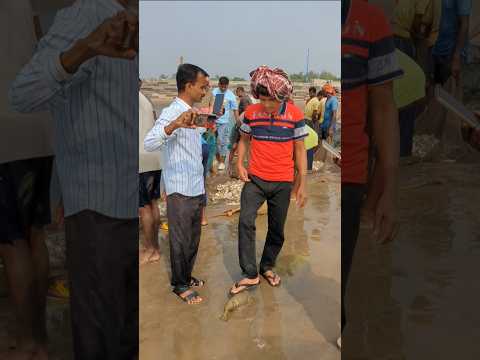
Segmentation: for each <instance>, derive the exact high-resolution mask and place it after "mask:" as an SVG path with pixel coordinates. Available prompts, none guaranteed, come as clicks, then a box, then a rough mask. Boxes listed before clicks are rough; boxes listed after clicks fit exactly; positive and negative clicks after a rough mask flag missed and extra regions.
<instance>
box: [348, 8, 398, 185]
mask: <svg viewBox="0 0 480 360" xmlns="http://www.w3.org/2000/svg"><path fill="white" fill-rule="evenodd" d="M345 4H347V5H345V6H348V8H345V9H342V13H343V14H342V97H343V99H342V104H343V107H342V183H354V184H364V183H366V182H367V175H368V174H367V172H368V153H369V152H368V150H369V137H368V134H367V116H368V90H369V87H371V86H376V85H380V84H384V83H386V82H389V81H392V80H393V79H395V78H397V77H399V76H401V75H402V74H403V72H402V70H401V69H400V68H399V66H398V62H397V58H396V55H395V44H394V40H393V35H392V31H391V29H390V25H389V23H388V21H387V19H386V17H385V15H384V13H383V11H382V10H380V9H379V8H378V7H376V6H374V5H372V4H369V3H368V2H367V1H364V0H351V1H348V0H347V1H345Z"/></svg>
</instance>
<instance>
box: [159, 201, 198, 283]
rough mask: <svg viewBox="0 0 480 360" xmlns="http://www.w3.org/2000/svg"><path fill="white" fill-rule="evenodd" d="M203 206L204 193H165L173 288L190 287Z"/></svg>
mask: <svg viewBox="0 0 480 360" xmlns="http://www.w3.org/2000/svg"><path fill="white" fill-rule="evenodd" d="M203 206H204V195H200V196H195V197H190V196H184V195H181V194H179V193H174V194H171V195H168V196H167V217H168V239H169V241H170V263H171V266H172V280H171V284H172V286H173V287H174V288H175V289H176V290H180V291H185V290H187V289H188V288H189V287H190V281H191V279H192V270H193V266H194V265H195V259H196V257H197V252H198V246H199V244H200V235H201V231H202V225H201V210H202V207H203Z"/></svg>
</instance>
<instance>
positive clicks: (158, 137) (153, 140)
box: [143, 108, 177, 152]
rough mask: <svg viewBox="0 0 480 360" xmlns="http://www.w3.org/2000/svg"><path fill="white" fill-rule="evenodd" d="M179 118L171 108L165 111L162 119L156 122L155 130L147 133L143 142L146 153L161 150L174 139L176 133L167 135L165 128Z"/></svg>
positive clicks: (161, 116) (161, 115)
mask: <svg viewBox="0 0 480 360" xmlns="http://www.w3.org/2000/svg"><path fill="white" fill-rule="evenodd" d="M176 118H177V116H176V114H175V113H174V112H173V111H172V110H171V109H169V108H167V109H164V110H163V111H162V113H161V114H160V117H159V118H158V120H157V121H155V125H154V126H153V128H152V129H151V130H150V131H149V132H148V133H147V135H146V136H145V139H144V140H143V147H144V149H145V151H148V152H153V151H159V150H161V149H162V148H163V147H164V146H165V145H166V144H167V142H168V141H170V140H172V139H174V138H175V137H176V136H175V134H176V132H175V131H174V132H173V133H172V134H171V135H167V134H166V133H165V127H166V126H168V125H169V124H170V123H171V122H172V121H174V120H175V119H176Z"/></svg>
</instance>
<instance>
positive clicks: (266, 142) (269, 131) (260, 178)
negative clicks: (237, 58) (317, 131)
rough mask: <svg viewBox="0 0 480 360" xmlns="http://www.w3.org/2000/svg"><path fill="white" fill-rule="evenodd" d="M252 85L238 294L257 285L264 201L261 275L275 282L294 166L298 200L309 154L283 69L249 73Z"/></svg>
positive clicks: (242, 172) (242, 149) (242, 146)
mask: <svg viewBox="0 0 480 360" xmlns="http://www.w3.org/2000/svg"><path fill="white" fill-rule="evenodd" d="M250 75H251V76H252V81H251V87H252V94H253V96H254V97H255V98H257V99H260V103H259V104H254V105H250V106H249V107H248V108H247V110H246V111H245V117H244V120H243V125H242V126H241V128H240V131H241V133H242V138H241V140H240V143H239V146H238V163H237V168H238V175H239V177H240V179H241V180H242V181H244V182H245V186H244V187H243V190H242V195H241V200H240V201H241V205H240V207H241V210H240V219H239V224H238V235H239V239H238V241H239V246H238V247H239V258H240V267H241V268H242V271H243V274H244V278H243V279H242V280H240V281H239V282H237V283H235V284H234V285H233V287H232V288H231V290H230V293H231V294H238V293H240V292H242V291H245V290H247V289H248V288H251V287H253V286H257V285H258V284H259V283H260V279H259V277H258V274H259V271H258V268H257V264H256V246H255V219H256V216H257V211H258V209H259V208H260V206H261V205H262V204H263V203H264V202H265V201H267V204H268V233H267V239H266V243H265V248H264V251H263V255H262V259H261V261H260V274H261V275H262V276H263V277H264V278H265V279H266V280H267V281H268V283H269V284H270V285H271V286H273V287H276V286H279V285H280V277H279V276H278V274H276V273H275V272H274V271H273V268H274V267H275V262H276V259H277V257H278V254H279V253H280V251H281V249H282V246H283V242H284V240H285V237H284V226H285V221H286V218H287V213H288V207H289V205H290V195H291V192H292V187H293V182H294V172H295V168H296V170H297V179H296V180H297V182H298V188H297V190H296V200H297V204H298V205H299V206H300V207H303V206H304V204H305V201H306V191H305V182H306V172H307V154H306V151H305V142H304V138H305V137H306V136H307V135H308V134H307V130H306V127H305V120H304V116H303V113H302V111H301V110H300V109H299V108H297V107H296V106H295V105H294V104H293V103H290V102H289V101H288V100H289V97H290V96H291V94H292V90H293V86H292V83H291V82H290V80H289V79H288V76H287V74H286V73H285V72H283V71H282V70H281V69H274V70H271V69H269V68H268V67H266V66H261V67H259V68H258V69H257V70H255V71H254V72H252V73H251V74H250ZM248 141H250V162H249V168H248V170H247V169H245V167H244V166H243V161H244V158H245V153H246V149H247V145H248V144H247V142H248Z"/></svg>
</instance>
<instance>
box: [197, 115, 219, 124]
mask: <svg viewBox="0 0 480 360" xmlns="http://www.w3.org/2000/svg"><path fill="white" fill-rule="evenodd" d="M217 119H218V116H217V115H215V114H199V115H197V117H196V118H195V120H194V121H193V123H194V124H195V125H196V126H200V127H210V126H211V125H213V124H214V123H215V120H217Z"/></svg>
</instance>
